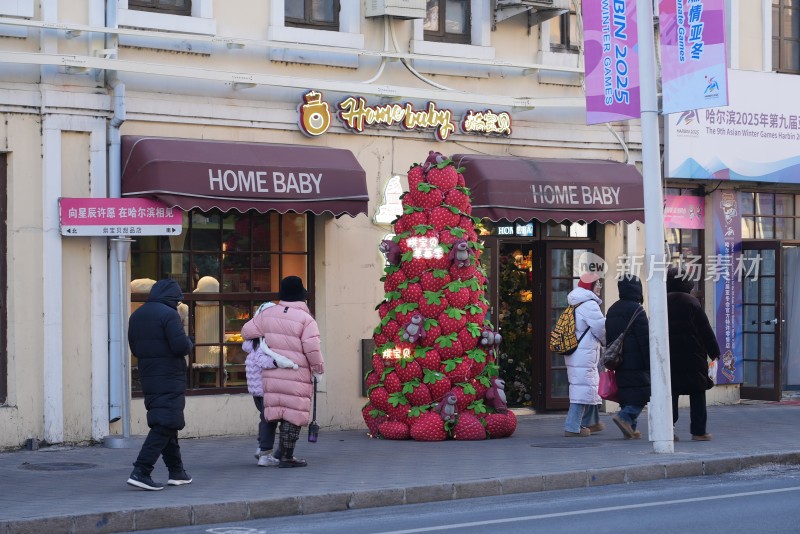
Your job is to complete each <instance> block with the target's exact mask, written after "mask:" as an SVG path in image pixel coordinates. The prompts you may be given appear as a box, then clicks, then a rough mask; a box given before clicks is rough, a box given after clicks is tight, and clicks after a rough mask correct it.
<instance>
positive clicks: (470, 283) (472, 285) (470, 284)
mask: <svg viewBox="0 0 800 534" xmlns="http://www.w3.org/2000/svg"><path fill="white" fill-rule="evenodd" d="M464 286H465V287H467V288H468V289H471V290H472V291H478V290H479V289H480V288H481V284H480V283H479V282H478V279H477V278H470V279H469V280H467V281H466V282H464Z"/></svg>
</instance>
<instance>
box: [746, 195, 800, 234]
mask: <svg viewBox="0 0 800 534" xmlns="http://www.w3.org/2000/svg"><path fill="white" fill-rule="evenodd" d="M739 194H740V195H752V204H751V205H752V206H753V209H752V210H750V211H747V212H745V211H744V203H743V202H741V203H740V204H741V205H742V209H741V219H742V230H741V231H742V240H774V241H796V240H798V239H800V213H798V208H800V194H797V193H793V192H791V191H774V190H773V191H755V190H744V191H740V192H739ZM759 195H771V197H772V199H771V202H770V211H769V213H762V212H761V210H760V208H759V206H760V205H761V203H760V200H759ZM776 195H791V196H792V200H793V201H792V202H791V203H790V205H791V207H792V212H793V213H792V214H791V215H777V214H776V209H775V208H776V204H775V203H776V198H777V196H776ZM759 219H762V220H763V219H768V220H770V221H771V223H772V224H771V226H770V227H771V228H772V234H771V235H770V236H765V235H759V233H758V231H757V229H758V226H757V225H756V221H757V220H759ZM778 219H781V220H789V221H792V228H791V234H790V235H789V236H788V237H777V229H778V225H777V221H778ZM748 222H751V223H752V225H753V232H752V234H751V233H750V231H749V229H748V228H747V223H748ZM762 232H763V230H762Z"/></svg>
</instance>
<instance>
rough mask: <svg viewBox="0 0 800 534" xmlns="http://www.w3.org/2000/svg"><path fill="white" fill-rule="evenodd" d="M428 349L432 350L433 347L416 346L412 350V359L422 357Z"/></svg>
mask: <svg viewBox="0 0 800 534" xmlns="http://www.w3.org/2000/svg"><path fill="white" fill-rule="evenodd" d="M429 350H433V347H417V348H416V349H415V350H414V359H417V358H424V357H425V355H426V354H428V351H429Z"/></svg>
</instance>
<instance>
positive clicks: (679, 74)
mask: <svg viewBox="0 0 800 534" xmlns="http://www.w3.org/2000/svg"><path fill="white" fill-rule="evenodd" d="M658 11H659V21H660V28H661V80H662V94H663V108H664V113H677V112H681V111H689V110H696V109H701V108H711V107H718V106H726V105H728V76H727V51H726V48H725V0H660V2H659V7H658Z"/></svg>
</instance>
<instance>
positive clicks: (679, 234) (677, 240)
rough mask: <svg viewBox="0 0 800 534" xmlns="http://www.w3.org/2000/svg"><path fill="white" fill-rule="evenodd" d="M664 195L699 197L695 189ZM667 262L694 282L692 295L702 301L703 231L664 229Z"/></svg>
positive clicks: (703, 267)
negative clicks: (667, 253) (667, 254)
mask: <svg viewBox="0 0 800 534" xmlns="http://www.w3.org/2000/svg"><path fill="white" fill-rule="evenodd" d="M664 194H665V195H676V196H677V195H691V196H699V195H698V191H697V190H696V189H680V188H668V189H666V190H665V191H664ZM664 231H665V233H666V240H667V248H668V249H669V255H670V257H669V261H670V263H671V264H672V265H674V266H675V267H681V268H683V269H684V270H685V271H686V273H687V276H688V277H689V278H690V279H691V280H693V281H694V289H693V290H692V294H693V295H694V296H696V297H697V298H698V299H699V300H700V301H701V302H702V301H703V295H704V292H703V280H705V257H704V253H705V247H704V243H703V241H704V233H703V230H697V229H688V228H665V229H664Z"/></svg>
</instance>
